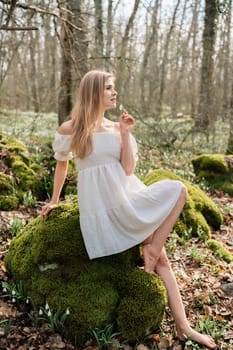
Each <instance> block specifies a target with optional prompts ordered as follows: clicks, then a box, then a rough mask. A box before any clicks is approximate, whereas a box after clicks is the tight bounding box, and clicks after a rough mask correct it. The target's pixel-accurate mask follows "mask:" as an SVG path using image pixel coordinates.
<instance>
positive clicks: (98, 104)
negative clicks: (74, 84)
mask: <svg viewBox="0 0 233 350" xmlns="http://www.w3.org/2000/svg"><path fill="white" fill-rule="evenodd" d="M111 77H113V75H112V74H111V73H107V72H102V71H97V70H93V71H90V72H88V73H86V74H85V75H84V77H83V78H82V80H81V83H80V87H79V91H78V96H77V100H76V103H75V105H74V107H73V109H72V112H71V120H72V128H73V133H72V140H71V150H72V151H73V152H74V153H75V155H76V156H77V157H78V158H81V159H82V158H84V157H85V156H86V155H88V154H90V153H91V152H92V147H93V145H92V135H93V131H94V129H95V127H96V126H97V124H98V122H100V121H101V119H102V115H101V113H102V112H103V96H104V88H105V82H106V80H107V79H108V78H111Z"/></svg>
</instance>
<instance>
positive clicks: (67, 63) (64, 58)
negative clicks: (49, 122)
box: [58, 23, 72, 125]
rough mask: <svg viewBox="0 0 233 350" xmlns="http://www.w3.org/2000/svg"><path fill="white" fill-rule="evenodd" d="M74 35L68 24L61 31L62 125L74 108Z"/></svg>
mask: <svg viewBox="0 0 233 350" xmlns="http://www.w3.org/2000/svg"><path fill="white" fill-rule="evenodd" d="M71 38H72V36H71V33H70V30H69V28H68V26H67V25H66V24H64V23H63V26H62V32H61V38H60V40H61V79H60V90H59V96H58V123H59V125H61V124H62V123H63V122H64V121H65V120H66V119H67V117H68V115H69V114H70V111H71V109H72V58H71V57H72V47H71V45H72V42H71V41H72V39H71Z"/></svg>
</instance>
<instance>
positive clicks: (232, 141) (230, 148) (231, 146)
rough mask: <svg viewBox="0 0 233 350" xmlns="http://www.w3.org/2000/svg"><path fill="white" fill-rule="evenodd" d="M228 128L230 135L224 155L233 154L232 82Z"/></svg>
mask: <svg viewBox="0 0 233 350" xmlns="http://www.w3.org/2000/svg"><path fill="white" fill-rule="evenodd" d="M229 127H230V133H229V138H228V144H227V150H226V154H233V82H232V87H231V102H230V113H229Z"/></svg>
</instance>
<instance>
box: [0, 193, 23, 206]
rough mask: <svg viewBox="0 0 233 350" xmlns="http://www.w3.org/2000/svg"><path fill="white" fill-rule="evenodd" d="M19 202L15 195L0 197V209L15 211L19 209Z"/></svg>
mask: <svg viewBox="0 0 233 350" xmlns="http://www.w3.org/2000/svg"><path fill="white" fill-rule="evenodd" d="M18 205H19V200H18V198H17V197H16V196H14V195H11V194H10V195H5V196H2V195H0V208H1V209H2V210H15V209H17V208H18Z"/></svg>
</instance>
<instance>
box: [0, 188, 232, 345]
mask: <svg viewBox="0 0 233 350" xmlns="http://www.w3.org/2000/svg"><path fill="white" fill-rule="evenodd" d="M211 197H212V199H213V200H214V201H215V203H216V204H217V205H218V207H219V208H220V209H221V211H222V214H223V216H224V223H223V225H222V226H221V228H220V230H218V231H213V232H212V236H213V238H215V239H217V240H219V241H221V242H224V243H225V244H226V245H227V247H228V249H229V250H230V251H232V252H233V198H232V197H230V196H226V195H224V194H223V193H221V192H215V193H213V194H212V195H211ZM0 214H1V215H0V284H2V282H7V283H9V284H11V283H12V281H11V280H10V277H9V276H8V274H7V271H6V270H5V266H4V256H5V254H6V253H7V251H8V248H9V245H10V241H11V239H12V234H11V231H10V228H11V225H12V222H13V221H14V220H15V219H16V218H17V219H20V220H21V221H22V223H23V224H26V223H27V222H28V221H29V220H30V219H31V218H32V217H34V216H36V215H38V213H37V210H36V208H34V209H31V210H30V209H27V210H26V209H25V208H23V207H22V208H20V209H19V210H18V211H12V212H1V213H0ZM166 249H167V252H168V255H169V257H170V261H171V264H172V267H173V269H174V271H175V274H176V278H177V280H178V284H179V287H180V291H181V294H182V298H183V302H184V305H185V309H186V313H187V315H188V318H189V320H190V323H191V324H192V326H193V327H195V328H196V329H199V330H201V331H203V332H207V333H209V334H211V335H212V336H213V337H214V338H215V339H216V340H217V343H218V349H222V350H232V349H233V318H232V315H233V263H230V264H229V263H226V262H225V261H223V260H222V259H221V258H219V257H217V256H216V255H215V254H214V253H213V252H212V251H210V250H209V249H207V248H206V246H205V244H204V242H203V241H201V240H199V239H198V238H193V239H191V240H188V241H183V242H181V241H180V239H179V237H177V236H176V235H175V234H171V236H170V238H169V240H168V242H167V247H166ZM0 291H1V292H0V295H1V297H0V350H3V349H4V350H5V349H18V350H26V349H28V350H34V349H35V350H36V349H40V350H44V349H67V350H68V349H73V350H74V349H79V350H80V348H78V347H76V346H75V345H74V344H72V343H71V342H69V341H68V340H67V339H64V338H63V337H62V336H61V335H59V334H57V333H56V334H55V333H49V332H48V331H46V325H45V324H43V325H42V326H41V325H40V327H37V328H36V327H35V324H34V323H33V322H32V320H31V319H30V317H29V316H28V313H29V310H27V305H25V304H24V305H23V304H20V303H17V301H15V300H14V296H12V295H11V296H7V293H6V291H4V288H3V287H1V286H0ZM114 347H115V348H117V347H118V348H119V347H121V348H123V349H124V350H134V349H137V350H148V349H153V350H157V349H160V350H161V349H163V350H166V349H171V350H181V349H185V350H188V349H195V350H199V349H205V348H204V347H201V346H199V345H197V344H195V343H193V342H191V341H190V340H187V341H186V343H183V344H181V342H179V341H178V339H177V338H176V335H175V329H174V322H173V320H172V318H171V316H170V313H169V310H168V309H167V310H166V314H165V317H164V321H163V324H162V326H161V329H160V330H159V331H158V332H157V333H154V334H151V335H150V336H149V337H147V338H145V339H140V340H138V341H137V342H136V343H135V344H133V345H132V344H131V345H129V344H124V345H121V346H120V343H119V342H118V346H116V345H115V346H113V347H111V344H108V345H106V344H103V346H102V347H99V349H100V348H101V349H110V348H114ZM85 349H86V350H95V349H98V347H97V345H96V342H94V341H92V340H90V342H88V343H87V344H86V346H85Z"/></svg>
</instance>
